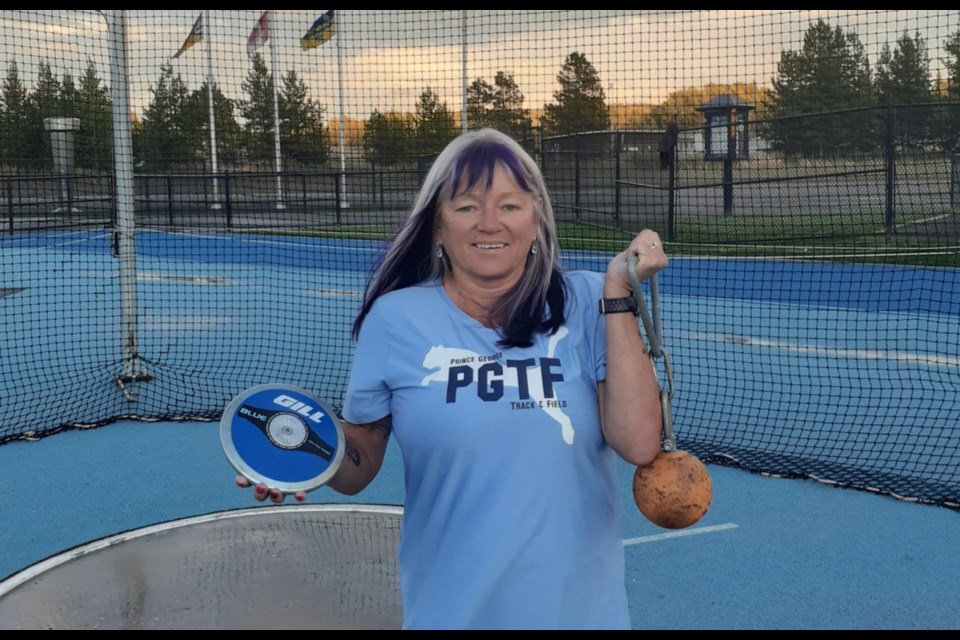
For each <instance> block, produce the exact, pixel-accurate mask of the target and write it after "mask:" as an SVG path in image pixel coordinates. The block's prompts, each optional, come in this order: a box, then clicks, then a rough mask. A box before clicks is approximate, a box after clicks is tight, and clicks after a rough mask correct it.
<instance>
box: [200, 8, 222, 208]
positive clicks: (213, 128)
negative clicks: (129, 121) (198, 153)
mask: <svg viewBox="0 0 960 640" xmlns="http://www.w3.org/2000/svg"><path fill="white" fill-rule="evenodd" d="M203 30H204V33H203V48H204V49H205V52H204V53H206V54H207V56H206V57H207V109H208V111H209V116H208V119H209V121H210V171H211V172H212V173H213V204H212V205H210V208H211V209H213V210H217V209H219V208H220V185H219V183H218V182H217V174H218V173H220V167H219V165H218V164H217V116H216V112H215V111H214V108H213V92H214V90H215V89H216V82H215V81H214V78H213V25H211V24H210V11H208V10H204V12H203Z"/></svg>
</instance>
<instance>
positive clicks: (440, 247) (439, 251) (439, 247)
mask: <svg viewBox="0 0 960 640" xmlns="http://www.w3.org/2000/svg"><path fill="white" fill-rule="evenodd" d="M437 257H438V258H443V245H442V244H440V243H439V242H438V243H437Z"/></svg>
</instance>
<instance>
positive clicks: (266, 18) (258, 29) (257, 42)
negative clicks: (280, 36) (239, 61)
mask: <svg viewBox="0 0 960 640" xmlns="http://www.w3.org/2000/svg"><path fill="white" fill-rule="evenodd" d="M269 23H270V12H269V11H264V12H263V15H261V16H260V19H259V20H257V23H256V24H255V25H253V31H251V32H250V35H249V36H248V37H247V55H248V56H249V57H250V58H253V54H255V53H256V52H257V49H259V48H260V47H262V46H263V45H264V44H265V43H266V42H267V40H268V39H269V38H270V30H269Z"/></svg>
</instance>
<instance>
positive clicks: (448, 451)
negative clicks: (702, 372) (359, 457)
mask: <svg viewBox="0 0 960 640" xmlns="http://www.w3.org/2000/svg"><path fill="white" fill-rule="evenodd" d="M564 277H565V279H566V282H567V289H568V296H567V314H566V324H565V325H564V326H563V327H561V328H560V330H559V331H558V332H557V333H556V334H555V335H553V336H545V335H542V334H538V335H537V337H536V341H535V344H534V345H533V346H532V347H530V348H526V349H520V348H511V349H502V348H500V347H498V346H497V344H496V343H497V340H498V339H499V336H498V334H497V332H496V331H495V330H493V329H487V328H485V327H483V326H482V325H481V324H479V323H478V322H477V321H476V320H474V319H473V318H471V317H469V316H468V315H466V314H465V313H463V312H462V311H460V309H459V308H457V306H456V305H455V304H454V303H453V301H452V300H450V298H449V296H448V295H447V294H446V292H445V291H444V290H443V288H442V286H441V285H440V283H439V282H431V283H428V284H424V285H421V286H416V287H410V288H407V289H403V290H400V291H395V292H392V293H390V294H387V295H385V296H383V297H381V298H380V299H379V300H377V302H376V303H375V304H374V305H373V308H372V309H371V311H370V314H369V315H368V316H367V318H366V320H365V322H364V323H363V327H362V330H361V332H360V339H359V342H358V344H357V352H356V356H355V357H354V362H353V371H352V374H351V376H350V383H349V385H348V388H347V395H346V401H345V406H344V418H346V419H347V420H348V421H350V422H353V423H360V424H362V423H367V422H371V421H373V420H376V419H379V418H382V417H383V416H385V415H387V414H391V415H392V416H393V433H394V435H395V437H396V438H397V441H398V443H399V445H400V449H401V451H402V453H403V461H404V476H405V485H406V504H405V508H404V516H403V526H402V530H401V543H400V551H399V564H400V573H401V585H402V590H403V604H404V626H405V627H407V628H629V627H630V618H629V612H628V608H627V600H626V590H625V586H624V568H623V562H624V561H623V545H622V541H621V535H622V531H621V528H622V526H621V509H620V501H619V497H618V493H617V488H616V477H615V472H614V468H615V455H616V454H615V453H614V452H613V451H612V450H611V449H610V447H608V446H607V445H606V443H605V441H604V439H603V435H602V433H601V430H600V415H599V406H598V402H597V381H598V380H603V379H604V378H605V375H606V332H605V328H604V322H603V319H602V317H601V316H600V315H599V313H598V311H597V300H598V299H599V298H600V295H601V290H602V276H601V275H600V274H595V273H590V272H569V273H566V274H565V276H564Z"/></svg>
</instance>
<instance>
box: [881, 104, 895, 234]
mask: <svg viewBox="0 0 960 640" xmlns="http://www.w3.org/2000/svg"><path fill="white" fill-rule="evenodd" d="M893 129H894V124H893V109H892V108H891V107H887V111H886V126H885V135H884V144H883V155H884V161H885V164H886V207H885V210H884V218H883V220H884V229H885V230H886V233H887V235H893V233H894V223H895V220H896V211H895V205H894V196H895V195H896V184H895V183H896V179H897V160H896V146H895V145H894V130H893Z"/></svg>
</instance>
